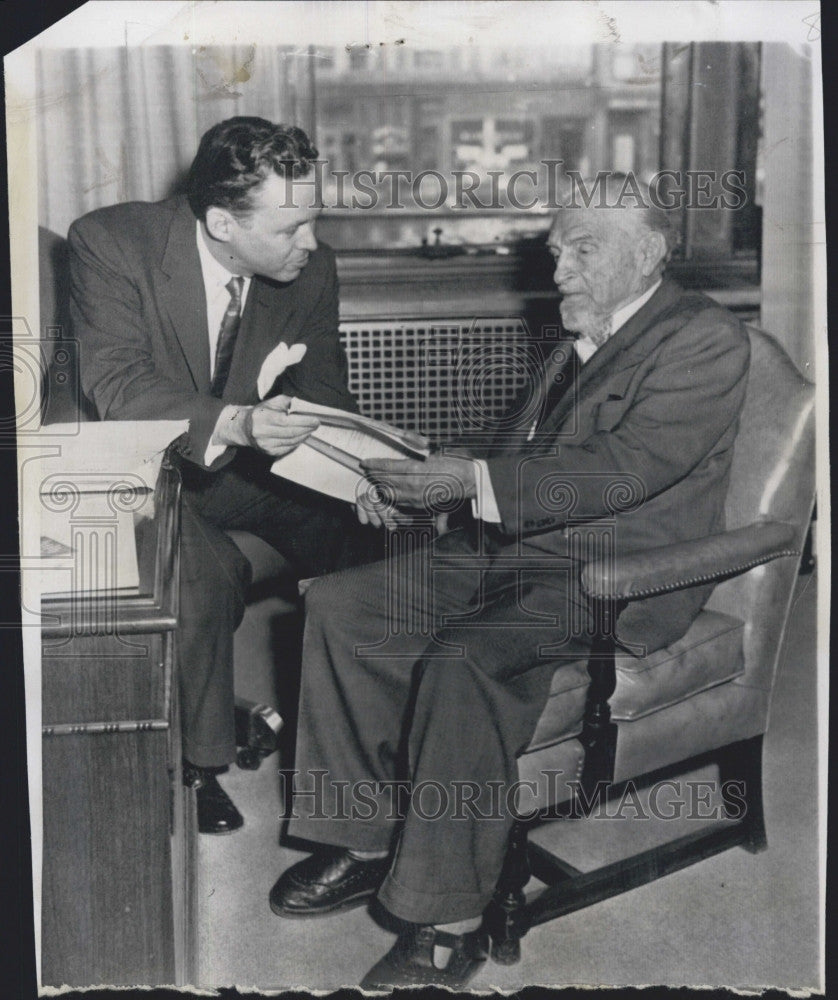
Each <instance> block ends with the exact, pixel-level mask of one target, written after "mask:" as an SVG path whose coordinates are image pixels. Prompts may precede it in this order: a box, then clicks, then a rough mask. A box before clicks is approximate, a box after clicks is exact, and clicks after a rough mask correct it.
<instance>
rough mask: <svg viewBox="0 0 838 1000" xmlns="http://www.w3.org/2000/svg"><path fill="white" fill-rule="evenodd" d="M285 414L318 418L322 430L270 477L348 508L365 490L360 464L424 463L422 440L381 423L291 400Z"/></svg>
mask: <svg viewBox="0 0 838 1000" xmlns="http://www.w3.org/2000/svg"><path fill="white" fill-rule="evenodd" d="M288 412H289V413H299V414H305V415H306V416H313V417H317V419H318V420H319V421H320V426H319V427H318V428H317V430H316V431H315V432H314V433H313V434H312V435H311V437H309V438H308V439H307V440H306V441H304V442H303V443H302V444H301V445H298V446H297V447H296V448H295V449H294V450H293V451H292V452H289V453H288V454H287V455H283V456H282V458H278V459H277V460H276V461H275V462H274V464H273V465H272V466H271V471H272V472H273V473H274V474H275V475H277V476H282V477H283V478H284V479H289V480H291V481H292V482H295V483H299V484H300V485H301V486H307V487H308V488H309V489H312V490H317V492H318V493H325V494H326V495H327V496H332V497H337V499H338V500H346V501H347V502H348V503H355V502H356V500H357V498H358V496H359V493H362V492H363V490H364V483H365V481H366V480H365V477H364V472H363V469H362V468H361V461H362V460H364V459H369V458H413V459H424V458H427V456H428V454H429V453H430V448H429V445H428V441H427V439H426V438H424V437H423V436H422V435H421V434H417V433H415V432H414V431H405V430H402V429H401V428H399V427H394V426H393V425H392V424H388V423H385V422H384V421H382V420H373V419H371V418H370V417H362V416H360V415H359V414H357V413H349V412H348V411H346V410H339V409H335V408H334V407H331V406H320V405H318V404H317V403H308V402H305V401H304V400H301V399H294V401H293V402H292V404H291V407H290V408H289V411H288Z"/></svg>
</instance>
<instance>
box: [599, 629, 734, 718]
mask: <svg viewBox="0 0 838 1000" xmlns="http://www.w3.org/2000/svg"><path fill="white" fill-rule="evenodd" d="M744 627H745V626H744V623H743V622H742V621H740V620H739V619H738V618H733V617H732V616H731V615H725V614H722V612H720V611H702V612H701V613H700V614H699V616H698V617H697V618H696V620H695V621H694V622H693V623H692V625H691V626H690V627H689V629H688V630H687V634H686V635H684V636H682V637H681V638H680V639H678V640H677V642H673V643H672V645H671V646H666V647H664V648H663V649H659V650H658V651H657V652H655V653H652V654H651V656H644V657H640V658H636V657H631V656H621V657H619V658H618V660H617V689H616V690H615V691H614V694H613V696H612V697H611V701H610V704H611V718H612V719H614V720H620V719H623V720H631V719H639V718H642V717H643V716H644V715H649V714H650V713H651V712H657V711H658V710H659V709H661V708H667V707H668V706H669V705H674V704H675V703H676V702H679V701H683V700H684V699H685V698H690V697H691V696H692V695H694V694H697V693H698V692H699V691H706V690H707V688H711V687H715V686H716V685H717V684H723V683H724V682H725V681H729V680H732V679H733V678H734V677H738V676H739V675H740V674H743V673H744V672H745V657H744V654H743V651H742V632H743V629H744Z"/></svg>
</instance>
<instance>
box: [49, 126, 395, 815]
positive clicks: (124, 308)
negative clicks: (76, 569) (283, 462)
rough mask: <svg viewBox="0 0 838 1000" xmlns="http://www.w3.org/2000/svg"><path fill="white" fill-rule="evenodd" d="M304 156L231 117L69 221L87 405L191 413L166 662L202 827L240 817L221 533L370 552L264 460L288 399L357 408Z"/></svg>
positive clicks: (288, 546)
mask: <svg viewBox="0 0 838 1000" xmlns="http://www.w3.org/2000/svg"><path fill="white" fill-rule="evenodd" d="M316 157H317V150H316V149H315V148H314V147H313V146H312V145H311V143H310V142H309V139H308V137H307V136H306V134H305V133H304V132H303V131H302V130H301V129H299V128H296V127H294V126H286V125H275V124H273V123H271V122H269V121H266V120H265V119H263V118H250V117H239V118H230V119H228V120H227V121H223V122H220V123H219V124H217V125H215V126H213V127H212V128H211V129H209V131H208V132H207V133H206V134H205V135H204V136H203V138H202V139H201V143H200V146H199V148H198V152H197V154H196V155H195V159H194V161H193V163H192V166H191V168H190V170H189V174H188V177H187V182H186V194H185V195H178V196H176V197H173V198H169V199H167V200H166V201H161V202H154V203H151V202H129V203H127V204H122V205H114V206H111V207H109V208H103V209H99V210H98V211H95V212H91V213H90V214H89V215H86V216H84V217H83V218H81V219H79V220H78V221H76V222H75V223H74V224H73V226H72V227H71V229H70V233H69V245H70V271H71V301H70V316H71V321H72V326H73V332H74V334H75V336H76V337H77V339H78V341H79V352H80V353H79V357H80V369H81V379H82V385H83V388H84V391H85V393H86V394H87V396H88V397H89V398H90V400H91V401H92V402H93V404H94V405H95V407H96V409H97V411H98V414H99V416H100V417H101V418H102V419H107V420H149V419H174V418H180V419H183V418H188V420H189V433H188V437H187V440H186V441H185V442H184V443H183V445H182V448H181V451H182V454H183V456H184V460H185V461H184V463H183V517H182V540H181V558H182V561H181V567H182V568H181V605H180V607H181V621H180V625H181V628H180V643H179V667H180V690H181V709H182V711H181V714H182V728H183V750H184V757H185V759H186V764H185V768H184V778H185V780H186V781H187V783H189V784H191V785H193V786H194V787H195V788H196V789H197V798H198V826H199V829H200V830H201V832H202V833H229V832H231V831H233V830H235V829H237V828H238V827H240V826H241V825H242V822H243V819H242V816H241V814H240V813H239V812H238V810H237V809H236V807H235V806H234V805H233V803H232V802H231V801H230V799H229V797H228V796H227V795H226V793H225V792H224V790H223V789H222V787H221V785H220V784H219V783H218V780H217V778H216V774H217V772H218V771H219V770H221V769H223V768H224V767H225V766H226V765H227V764H228V763H229V762H230V761H232V760H233V759H234V758H235V751H236V745H235V727H234V715H233V631H234V629H235V628H236V626H237V625H238V623H239V621H240V620H241V617H242V614H243V610H244V589H245V587H246V585H247V582H248V579H249V575H250V566H249V564H248V562H247V560H246V559H245V558H244V556H243V555H242V554H241V553H240V552H239V550H238V549H237V548H236V546H235V545H234V544H233V543H232V542H231V541H230V539H229V538H228V537H227V535H226V534H225V533H224V530H223V529H225V528H237V529H241V530H244V531H251V532H254V533H255V534H258V535H260V536H261V537H262V538H264V539H265V540H266V541H267V542H269V543H270V544H271V545H273V546H274V547H275V548H276V549H278V550H279V551H280V552H281V553H282V554H283V555H284V556H285V557H286V558H287V559H288V560H289V561H290V563H291V564H292V566H293V567H294V569H295V571H296V572H297V573H298V575H299V576H302V577H308V576H314V575H317V574H320V573H327V572H329V571H330V570H333V569H337V568H339V567H341V566H347V565H351V564H354V563H356V562H358V561H362V560H363V559H365V558H376V557H377V556H379V555H380V553H381V546H380V544H378V543H377V541H376V538H375V537H374V536H375V534H376V533H375V532H374V531H373V530H372V529H369V528H366V529H365V528H362V527H361V526H360V525H359V524H358V523H357V521H356V520H355V518H354V517H353V515H352V512H351V511H349V510H348V509H344V506H343V505H341V504H339V503H338V502H337V501H334V500H331V499H330V498H328V497H324V496H322V495H321V494H319V493H314V492H313V491H310V490H306V489H303V488H302V487H294V486H292V485H291V484H290V483H286V482H285V481H284V480H281V479H279V478H277V477H276V476H273V475H271V472H270V466H271V462H272V460H273V459H274V458H275V457H277V456H280V455H284V454H286V453H287V452H288V451H290V450H291V449H292V448H294V447H296V445H298V444H299V443H300V442H301V441H303V440H305V438H306V437H307V436H308V435H309V434H310V433H311V431H312V430H313V429H314V428H315V427H316V426H317V421H316V420H312V419H310V418H307V417H301V416H296V415H293V414H289V413H287V412H286V410H287V408H288V405H289V402H290V400H289V397H290V396H299V397H301V398H302V399H307V400H310V401H313V402H317V403H324V404H327V405H330V406H338V407H341V408H343V409H348V410H357V405H356V403H355V400H354V398H353V396H352V394H351V393H350V392H349V388H348V386H347V383H346V358H345V356H344V353H343V350H342V348H341V346H340V341H339V339H338V328H337V327H338V299H337V274H336V270H335V260H334V254H333V252H332V251H331V249H330V248H329V247H327V246H324V245H319V246H318V243H317V240H316V239H315V235H314V226H315V223H316V220H317V217H318V215H319V213H320V192H319V190H318V187H317V184H316V183H315V180H316V177H315V173H314V171H313V169H312V167H313V164H314V162H315V160H316ZM379 537H380V536H379Z"/></svg>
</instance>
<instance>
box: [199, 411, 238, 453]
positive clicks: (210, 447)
mask: <svg viewBox="0 0 838 1000" xmlns="http://www.w3.org/2000/svg"><path fill="white" fill-rule="evenodd" d="M236 410H237V407H235V406H225V407H224V409H223V410H222V411H221V413H219V415H218V420H217V421H216V423H215V428H214V429H213V432H212V434H211V435H210V439H209V441H208V442H207V449H206V451H205V452H204V465H212V463H213V462H214V461H215V460H216V459H217V458H219V457H220V456H221V455H223V454H224V452H225V451H226V450H227V448H228V447H229V445H226V444H223V443H219V441H218V439H219V438H222V439H223V437H224V436H225V435H224V434H223V431H222V428H223V427H224V426H225V425H226V424H228V423H229V422H230V418H231V417H232V415H233V414H234V413H235V412H236Z"/></svg>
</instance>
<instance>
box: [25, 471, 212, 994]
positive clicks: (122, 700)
mask: <svg viewBox="0 0 838 1000" xmlns="http://www.w3.org/2000/svg"><path fill="white" fill-rule="evenodd" d="M120 502H122V503H132V502H135V503H136V504H139V505H140V506H142V507H143V508H144V509H143V510H142V511H137V512H136V513H135V521H136V530H137V543H138V551H139V554H140V587H139V593H138V594H134V595H131V596H126V595H123V596H117V595H115V594H114V593H110V594H104V595H102V594H99V595H96V596H92V597H85V598H76V599H68V598H61V599H57V598H56V599H50V600H44V601H43V602H42V615H43V625H42V686H43V717H42V722H43V793H44V825H43V836H44V841H43V843H44V850H43V870H42V871H43V892H42V906H41V931H42V949H41V981H42V983H43V984H44V985H56V986H57V985H60V984H63V983H67V984H70V985H72V986H87V985H91V984H97V983H107V984H114V985H123V984H151V985H155V984H171V983H175V984H178V985H182V984H184V983H187V982H189V981H191V979H192V973H193V968H192V960H193V955H194V946H193V941H192V934H193V928H194V920H193V919H192V900H191V889H190V881H191V880H190V873H191V869H192V858H191V845H193V844H194V834H195V829H194V825H195V819H194V802H193V801H192V793H188V792H187V790H186V789H184V788H183V786H182V783H181V749H180V726H179V721H178V698H177V678H176V648H175V631H174V630H175V627H176V624H177V614H178V586H177V582H178V572H179V545H180V474H179V472H178V471H177V469H176V468H174V467H173V466H172V465H171V464H169V463H168V462H164V467H163V469H162V471H161V473H160V478H159V480H158V484H157V489H156V491H155V493H154V496H153V510H152V498H151V497H150V496H149V495H148V494H146V495H145V498H144V500H143V501H142V503H141V502H140V500H139V498H138V497H137V498H135V500H134V501H132V498H131V495H130V494H125V495H123V496H122V498H121V500H120ZM131 509H133V508H131ZM148 514H151V515H152V516H148Z"/></svg>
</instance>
